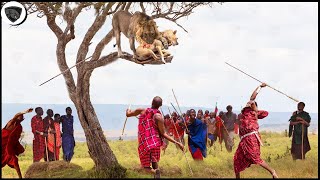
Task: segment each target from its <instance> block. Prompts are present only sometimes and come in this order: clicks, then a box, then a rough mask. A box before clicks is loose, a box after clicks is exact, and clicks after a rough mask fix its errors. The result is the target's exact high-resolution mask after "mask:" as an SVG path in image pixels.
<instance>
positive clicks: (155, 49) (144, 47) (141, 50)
mask: <svg viewBox="0 0 320 180" xmlns="http://www.w3.org/2000/svg"><path fill="white" fill-rule="evenodd" d="M176 33H177V31H176V30H171V29H168V30H165V31H163V32H160V37H161V38H162V39H164V40H163V41H160V40H158V39H155V40H154V42H153V43H152V44H148V43H146V42H143V41H141V42H140V45H139V46H138V48H137V49H136V53H137V55H138V56H139V57H140V58H142V59H147V58H150V57H152V58H153V59H155V60H161V61H162V62H163V63H164V64H165V61H164V58H165V57H168V56H170V55H171V54H170V52H169V51H167V50H165V45H166V46H168V47H169V46H176V45H178V44H179V43H178V38H177V36H176ZM156 53H158V54H159V56H160V58H159V57H158V56H157V54H156Z"/></svg>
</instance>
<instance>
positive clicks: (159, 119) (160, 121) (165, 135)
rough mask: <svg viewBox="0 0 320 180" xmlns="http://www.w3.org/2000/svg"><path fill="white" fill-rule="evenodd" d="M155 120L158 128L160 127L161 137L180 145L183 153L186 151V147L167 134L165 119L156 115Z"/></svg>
mask: <svg viewBox="0 0 320 180" xmlns="http://www.w3.org/2000/svg"><path fill="white" fill-rule="evenodd" d="M154 118H155V120H156V122H157V124H158V127H159V131H160V134H161V136H163V137H164V138H166V139H168V140H169V141H170V142H172V143H175V144H178V145H179V147H180V149H181V150H182V151H183V150H184V147H183V145H182V144H181V143H180V142H177V141H175V140H174V139H173V138H172V137H170V136H169V135H168V134H167V133H166V132H165V128H164V120H163V117H162V115H160V114H155V115H154Z"/></svg>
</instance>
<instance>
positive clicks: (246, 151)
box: [233, 107, 268, 173]
mask: <svg viewBox="0 0 320 180" xmlns="http://www.w3.org/2000/svg"><path fill="white" fill-rule="evenodd" d="M266 116H268V112H267V111H258V112H255V111H253V110H252V109H251V108H250V107H247V108H244V109H243V111H242V115H241V119H240V131H239V134H240V136H243V135H245V134H247V133H250V132H253V131H258V130H259V124H258V119H262V118H264V117H266ZM233 161H234V171H235V173H239V172H241V171H243V170H244V169H246V168H247V167H250V165H251V164H261V163H262V162H263V160H262V159H261V157H260V143H259V140H258V138H257V136H256V135H255V134H251V135H249V136H247V137H244V138H243V139H242V140H241V141H240V143H239V146H238V149H237V151H236V153H235V155H234V157H233Z"/></svg>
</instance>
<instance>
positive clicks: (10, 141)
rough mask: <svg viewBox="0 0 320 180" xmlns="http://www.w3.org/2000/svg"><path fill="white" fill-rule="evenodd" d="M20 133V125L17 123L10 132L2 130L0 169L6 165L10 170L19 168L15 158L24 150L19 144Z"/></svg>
mask: <svg viewBox="0 0 320 180" xmlns="http://www.w3.org/2000/svg"><path fill="white" fill-rule="evenodd" d="M21 133H22V126H21V124H20V123H18V124H17V125H16V127H14V128H13V129H12V130H8V129H2V131H1V136H2V142H1V145H2V146H1V151H2V155H1V168H2V167H4V166H6V165H8V166H9V167H11V168H14V167H15V166H19V164H18V157H17V156H18V155H19V154H21V153H23V152H24V148H23V146H22V145H21V144H20V142H19V139H20V136H21Z"/></svg>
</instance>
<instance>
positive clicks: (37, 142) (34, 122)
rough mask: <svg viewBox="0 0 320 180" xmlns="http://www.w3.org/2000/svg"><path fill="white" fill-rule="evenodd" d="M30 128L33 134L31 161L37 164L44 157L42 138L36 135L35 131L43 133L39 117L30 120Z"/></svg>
mask: <svg viewBox="0 0 320 180" xmlns="http://www.w3.org/2000/svg"><path fill="white" fill-rule="evenodd" d="M31 128H32V132H33V134H34V138H33V161H34V162H38V161H40V160H41V159H42V158H43V157H44V149H45V144H44V137H43V136H41V135H40V134H38V133H36V130H37V131H40V132H43V131H44V127H43V121H42V118H41V117H39V118H38V117H37V116H33V117H32V119H31Z"/></svg>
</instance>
